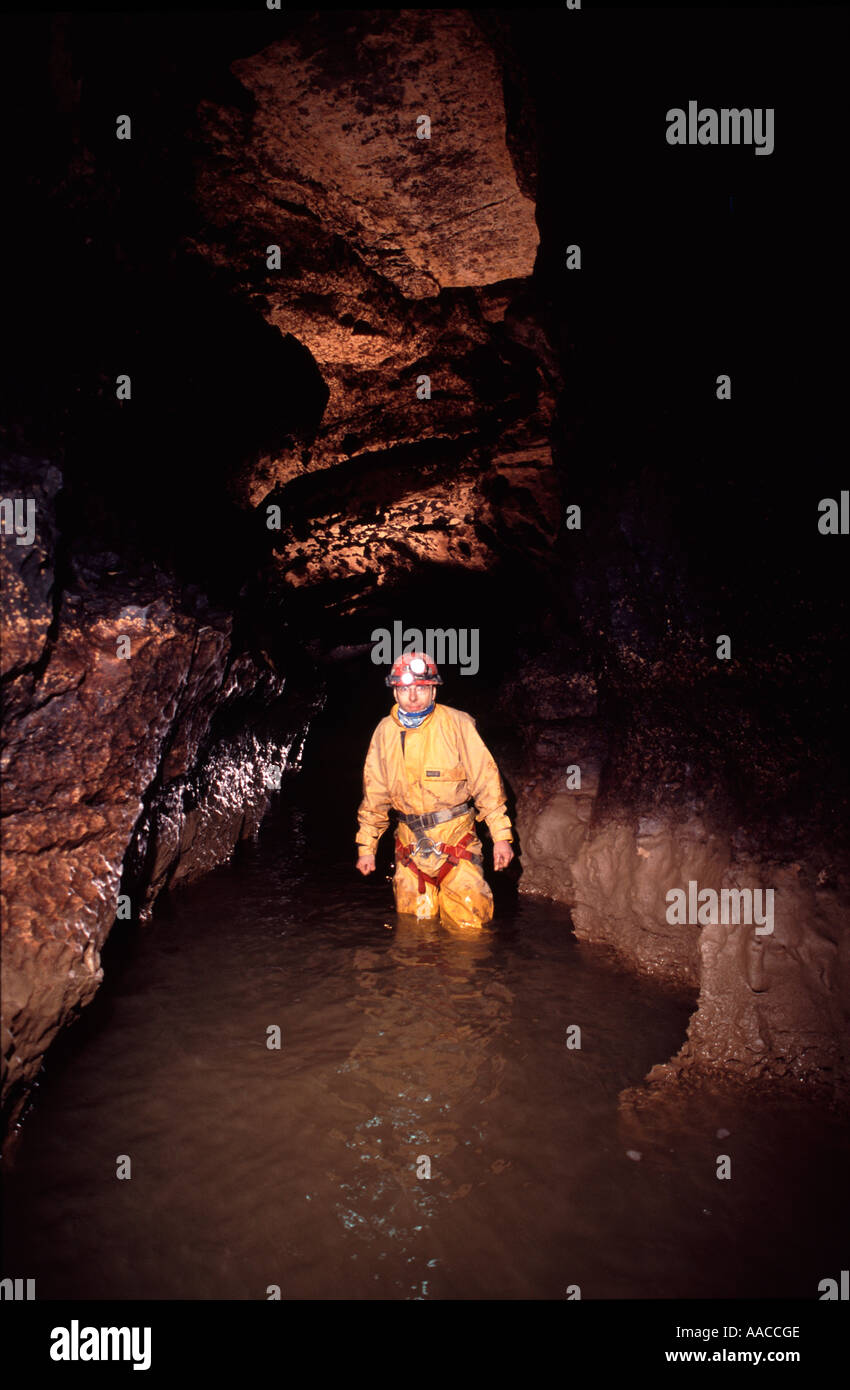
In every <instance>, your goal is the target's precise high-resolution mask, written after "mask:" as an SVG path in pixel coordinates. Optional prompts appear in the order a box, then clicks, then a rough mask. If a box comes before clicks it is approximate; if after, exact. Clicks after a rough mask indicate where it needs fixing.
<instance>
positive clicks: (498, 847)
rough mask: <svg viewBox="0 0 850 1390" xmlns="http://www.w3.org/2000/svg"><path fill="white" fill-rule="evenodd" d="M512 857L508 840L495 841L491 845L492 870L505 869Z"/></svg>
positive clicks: (512, 853)
mask: <svg viewBox="0 0 850 1390" xmlns="http://www.w3.org/2000/svg"><path fill="white" fill-rule="evenodd" d="M513 857H514V852H513V850H512V849H511V845H510V841H509V840H496V842H495V843H494V845H493V868H494V869H506V868H507V867H508V865H509V864H510V862H511V860H512V859H513Z"/></svg>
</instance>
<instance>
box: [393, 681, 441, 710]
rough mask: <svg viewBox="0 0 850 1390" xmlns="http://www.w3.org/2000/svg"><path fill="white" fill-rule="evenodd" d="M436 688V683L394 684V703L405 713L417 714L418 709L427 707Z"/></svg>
mask: <svg viewBox="0 0 850 1390" xmlns="http://www.w3.org/2000/svg"><path fill="white" fill-rule="evenodd" d="M436 689H437V687H436V685H394V686H393V694H394V695H395V699H396V704H397V705H399V706H400V707H401V709H403V710H404V711H405V713H406V714H417V713H418V711H419V710H421V709H427V708H428V706H429V705H430V703H431V701H432V700H433V698H434V691H435V690H436Z"/></svg>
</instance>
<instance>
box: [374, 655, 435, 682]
mask: <svg viewBox="0 0 850 1390" xmlns="http://www.w3.org/2000/svg"><path fill="white" fill-rule="evenodd" d="M442 684H443V678H442V676H441V675H440V673H439V671H438V670H437V667H436V666H435V664H434V662H433V661H432V659H431V657H430V656H428V655H427V654H426V653H425V652H402V654H401V656H400V657H398V658H397V659H396V660H395V661H394V662H393V665H392V670H391V671H390V674H389V675H388V676H387V685H442Z"/></svg>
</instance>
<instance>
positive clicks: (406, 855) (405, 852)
mask: <svg viewBox="0 0 850 1390" xmlns="http://www.w3.org/2000/svg"><path fill="white" fill-rule="evenodd" d="M474 839H475V831H474V830H470V832H469V834H468V835H464V837H463V839H462V840H458V842H457V844H456V845H436V846H435V848H436V849H437V851H438V852H439V853H440V854H447V855H448V859H447V861H446V863H445V864H444V865H443V867H442V868H441V869H439V870H438V871H437V873H436V874H425V873H423V872H422V870H421V869H419V868H417V867H416V865H415V864H414V863H412V862H411V861H412V858H413V856H412V854H411V851H412V850H415V848H416V846H415V845H403V844H402V842H401V840H399V839H396V842H395V852H396V854H397V856H398V859H399V862H400V863H402V864H403V865H404V867H405V868H406V869H411V870H412V871H413V873H415V874H416V875H417V877H418V879H419V892H420V893H424V892H425V884H426V882H427V883H433V885H434V887H435V888H439V886H440V884H441V883H442V881H443V879H444V878H445V876H446V874H447V873H448V872H449V870H450V869H456V868H457V866H458V864H459V863H460V861H461V859H471V858H472V855H471V854H470V853H469V850H468V849H467V848H466V846H467V845H468V844H469V842H470V840H474Z"/></svg>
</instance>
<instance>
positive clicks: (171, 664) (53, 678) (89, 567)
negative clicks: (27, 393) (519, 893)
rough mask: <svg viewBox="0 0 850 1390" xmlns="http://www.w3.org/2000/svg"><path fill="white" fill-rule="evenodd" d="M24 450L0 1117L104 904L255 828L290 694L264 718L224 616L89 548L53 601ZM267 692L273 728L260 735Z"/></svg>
mask: <svg viewBox="0 0 850 1390" xmlns="http://www.w3.org/2000/svg"><path fill="white" fill-rule="evenodd" d="M25 462H26V461H25V460H22V459H20V458H18V459H15V460H14V461H13V467H12V469H11V470H10V471H9V472H8V473H4V481H3V490H4V494H6V493H8V492H10V491H11V490H12V489H13V488H15V487H16V486H18V487H19V486H20V485H21V479H22V477H24V476H26V477H32V478H33V479H38V478H39V477H41V478H43V479H44V480H45V483H46V485H45V486H44V487H43V488H41V489H39V488H38V487H33V488H31V489H29V491H30V493H31V494H35V497H36V501H37V505H38V512H39V535H40V537H41V541H40V546H39V548H32V549H31V550H29V551H28V559H27V561H26V563H22V562H20V561H18V555H19V554H20V552H21V550H22V549H23V548H20V549H19V548H17V547H14V546H13V545H12V544H10V540H11V538H10V537H4V538H3V548H2V562H3V565H4V569H8V570H10V571H11V582H10V583H9V584H8V586H4V592H5V594H6V602H7V603H8V604H9V605H10V608H11V611H12V615H13V616H12V621H11V622H10V624H9V628H8V630H9V634H10V641H9V644H8V647H6V644H5V642H4V651H5V655H6V661H7V676H8V681H7V688H8V690H9V699H8V701H7V703H6V706H5V711H4V714H5V717H4V724H3V743H2V763H0V767H2V776H3V818H2V853H3V887H2V894H3V897H2V904H3V922H4V935H3V1007H4V1025H3V1026H4V1039H3V1046H4V1062H5V1066H6V1069H7V1070H6V1072H5V1081H4V1102H5V1103H6V1107H7V1114H8V1116H9V1118H10V1121H12V1122H13V1121H14V1119H15V1118H16V1117H17V1115H18V1114H19V1112H20V1108H21V1106H22V1104H23V1102H24V1099H25V1096H26V1089H27V1086H28V1085H29V1083H31V1081H32V1079H33V1078H34V1076H35V1075H36V1073H37V1071H38V1068H39V1066H40V1063H41V1059H42V1056H43V1054H44V1051H45V1049H46V1048H47V1046H48V1045H49V1043H50V1042H51V1041H52V1039H53V1038H54V1037H55V1035H56V1033H57V1032H58V1031H59V1029H60V1028H61V1027H62V1025H63V1024H64V1023H66V1022H67V1021H68V1020H69V1018H71V1017H73V1016H74V1015H75V1013H76V1012H77V1011H78V1010H79V1009H80V1008H82V1007H83V1006H84V1005H85V1004H87V1003H88V1002H89V1001H90V1000H91V999H92V997H93V995H94V993H95V990H96V989H97V986H98V983H99V982H100V980H101V978H102V971H101V968H100V952H101V948H102V946H103V943H104V941H105V939H106V937H107V935H108V933H109V931H110V929H111V927H112V925H113V922H114V921H115V919H116V913H118V914H119V916H120V917H122V918H133V917H135V918H137V919H138V918H139V917H140V916H144V915H145V914H146V913H148V912H149V910H150V905H151V904H152V902H153V901H154V899H155V897H156V895H157V893H158V892H159V891H160V890H161V889H162V887H163V886H164V885H165V884H166V883H168V882H172V881H173V882H180V881H188V880H191V879H192V878H194V877H197V876H198V875H199V874H200V873H203V872H205V871H207V870H208V869H210V868H212V867H214V866H215V865H216V864H219V863H221V862H223V860H225V859H226V858H228V857H229V855H230V854H231V853H232V851H233V849H234V846H235V845H236V844H237V842H238V841H239V840H240V839H241V838H244V837H245V836H249V835H251V834H253V833H255V831H256V829H257V828H258V826H259V824H260V821H261V819H262V815H263V813H264V811H265V810H266V809H267V808H268V805H269V801H270V797H271V795H272V794H273V791H274V790H275V788H276V787H277V788H279V786H280V779H281V777H282V776H283V775H284V773H285V771H286V769H287V767H288V766H289V762H290V756H292V757H293V760H297V748H298V738H299V735H300V737H301V739H303V732H304V723H305V722H306V712H305V708H304V707H303V706H302V708H301V710H300V712H299V713H297V714H294V713H293V712H292V711H293V709H294V706H292V707H290V706H287V708H286V713H285V714H282V713H281V712H280V705H281V704H282V703H284V702H283V701H282V695H283V688H284V679H283V677H282V675H281V674H280V673H279V672H278V671H276V669H275V668H274V666H273V665H272V663H271V661H270V659H269V658H266V659H265V661H263V660H262V659H261V658H255V657H253V656H251V655H250V654H247V653H244V652H243V653H239V652H237V651H235V650H234V643H233V634H232V627H233V621H232V617H231V616H230V615H228V614H226V613H224V612H222V611H221V610H216V609H214V608H212V607H211V605H210V604H209V601H208V599H207V598H206V597H205V596H204V595H203V593H201V592H199V591H198V590H195V591H192V590H191V589H190V588H184V589H182V590H181V589H180V587H179V586H178V585H176V584H175V582H174V580H173V579H169V578H168V577H166V576H165V575H164V574H162V573H161V572H159V571H158V570H156V569H154V568H151V569H149V570H148V572H146V573H141V574H140V573H136V574H134V575H129V574H127V573H126V572H124V571H123V570H122V569H121V567H120V563H119V562H118V559H117V557H116V556H115V555H111V556H110V555H106V556H103V555H101V556H92V555H89V556H87V557H86V558H85V559H80V560H75V559H69V560H67V561H66V562H65V567H64V570H63V579H64V587H63V589H62V592H61V595H56V594H55V587H56V584H55V578H54V575H55V568H54V567H55V554H54V552H53V551H52V549H51V550H50V551H48V549H47V546H48V545H49V542H50V537H51V536H52V535H53V534H55V516H54V514H53V513H52V512H51V511H50V510H49V508H50V504H51V499H52V496H53V494H55V492H56V490H57V487H58V484H59V483H60V482H61V475H60V473H59V470H58V469H57V468H56V467H55V466H53V465H50V466H42V467H41V470H39V466H38V465H34V466H33V468H32V472H31V474H30V473H28V472H27V470H26V468H25ZM27 486H28V484H27ZM116 565H117V566H118V567H117V568H115V566H116ZM51 580H53V583H52V584H51V582H50V581H51ZM54 598H55V601H56V608H57V611H56V615H55V618H54V616H53V614H52V600H53V599H54ZM4 636H5V626H4ZM275 704H277V706H278V714H277V718H276V720H275V733H274V734H272V732H271V731H270V730H269V729H268V728H267V729H266V731H265V733H263V720H266V721H267V719H268V713H269V709H270V708H271V707H274V706H275ZM299 718H300V719H301V721H302V723H301V726H300V728H299V725H298V720H299ZM227 724H229V726H230V730H229V732H228V731H227V727H226V726H227ZM222 725H224V727H223V728H222V731H221V732H218V727H219V726H222ZM246 725H247V726H248V729H249V730H250V732H246V728H245V726H246ZM287 727H289V728H290V733H289V734H288V736H287V734H286V729H287ZM131 866H132V867H131ZM125 868H126V870H127V873H126V877H127V880H128V881H127V882H125V883H124V884H123V886H122V876H123V875H124V874H125ZM119 895H122V896H123V903H122V902H120V901H119Z"/></svg>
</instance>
